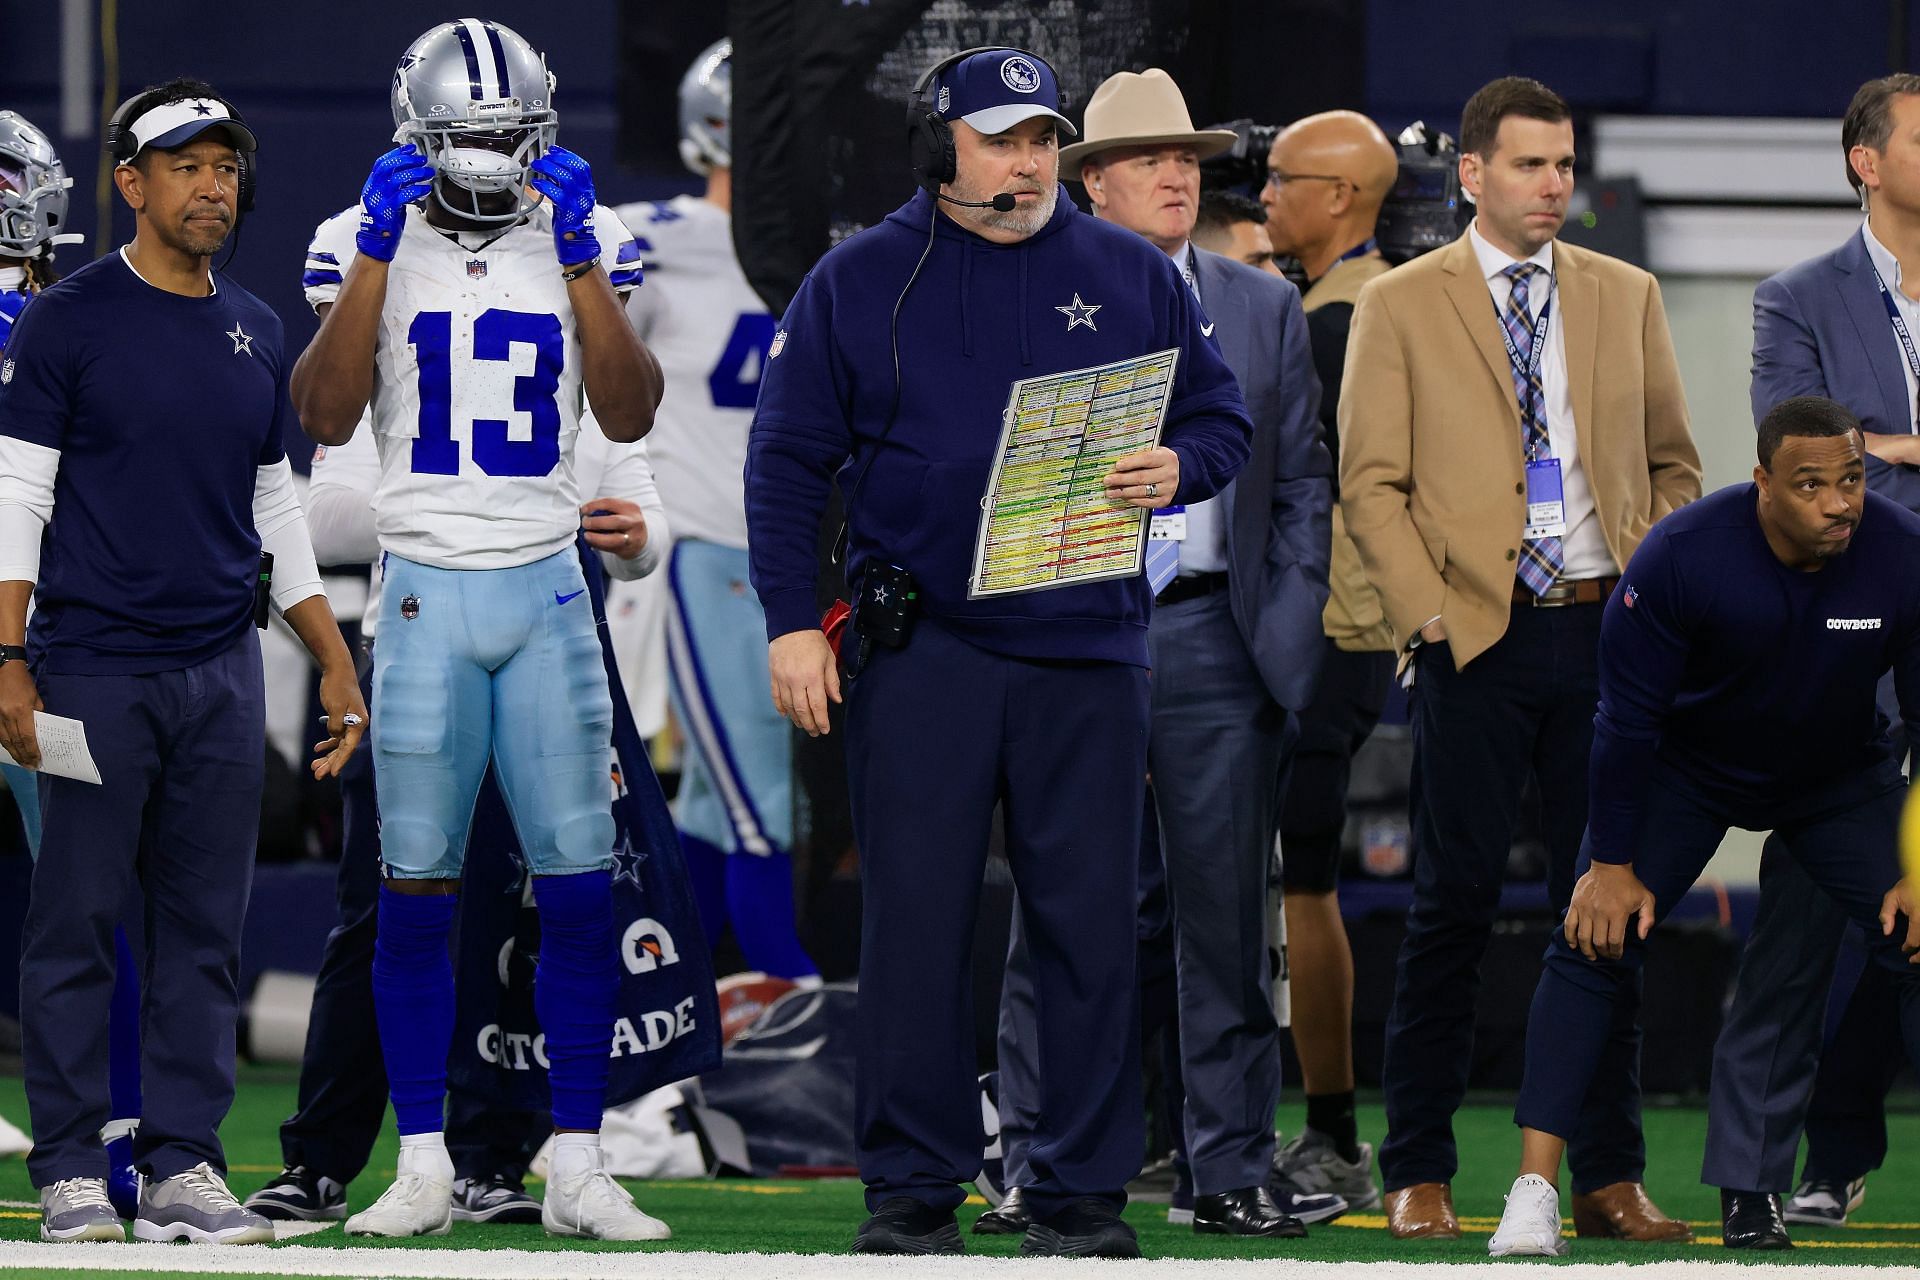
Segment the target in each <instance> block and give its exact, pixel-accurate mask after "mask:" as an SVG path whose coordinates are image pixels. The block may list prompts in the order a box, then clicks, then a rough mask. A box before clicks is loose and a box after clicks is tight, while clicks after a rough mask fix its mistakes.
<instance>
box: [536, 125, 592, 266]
mask: <svg viewBox="0 0 1920 1280" xmlns="http://www.w3.org/2000/svg"><path fill="white" fill-rule="evenodd" d="M533 186H534V189H535V190H536V191H538V192H539V193H540V194H541V195H543V196H545V197H546V198H547V202H548V203H549V204H550V205H552V206H553V247H554V251H555V252H556V253H558V254H559V256H560V265H561V266H563V267H575V266H579V265H580V264H581V263H583V262H590V261H592V260H593V259H595V258H597V257H599V256H600V240H599V238H598V237H597V236H595V235H594V234H593V170H592V169H590V168H588V167H587V162H586V161H585V160H582V159H581V158H580V157H579V156H577V155H575V154H573V152H571V151H569V150H567V149H566V148H565V147H548V148H547V153H546V154H545V155H543V156H541V157H540V158H539V159H538V160H535V161H534V162H533Z"/></svg>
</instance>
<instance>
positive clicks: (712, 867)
mask: <svg viewBox="0 0 1920 1280" xmlns="http://www.w3.org/2000/svg"><path fill="white" fill-rule="evenodd" d="M680 856H681V857H682V858H684V859H686V863H687V882H688V883H689V884H691V885H692V886H693V905H694V906H695V907H697V908H699V911H700V929H701V931H702V932H704V933H705V934H706V935H707V945H708V946H712V945H713V944H714V943H716V942H718V941H720V935H721V934H723V933H725V932H726V931H727V851H726V850H725V849H722V848H721V847H720V846H719V845H717V844H708V843H707V842H706V841H705V840H702V839H701V838H700V837H699V836H690V835H688V834H687V833H686V832H684V831H682V832H681V833H680Z"/></svg>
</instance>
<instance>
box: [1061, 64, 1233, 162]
mask: <svg viewBox="0 0 1920 1280" xmlns="http://www.w3.org/2000/svg"><path fill="white" fill-rule="evenodd" d="M1082 132H1083V134H1084V137H1083V139H1082V140H1081V141H1079V142H1076V143H1074V144H1073V145H1072V146H1070V147H1063V148H1061V151H1060V176H1061V177H1063V178H1066V179H1068V180H1070V181H1074V182H1077V181H1079V180H1080V166H1081V164H1082V163H1083V162H1084V161H1085V160H1086V159H1087V158H1088V157H1090V156H1094V155H1098V154H1099V153H1100V152H1102V151H1111V150H1112V149H1113V148H1115V147H1139V146H1164V145H1167V144H1169V143H1179V142H1185V143H1190V144H1192V146H1193V149H1194V150H1195V151H1197V152H1199V153H1200V158H1201V159H1202V160H1205V159H1206V158H1207V157H1208V156H1217V155H1219V154H1220V153H1221V152H1222V151H1225V150H1226V149H1227V148H1229V147H1231V146H1232V145H1233V144H1234V141H1235V137H1236V135H1235V134H1234V132H1233V130H1231V129H1195V128H1194V127H1193V117H1192V116H1191V115H1188V114H1187V100H1186V99H1185V98H1183V97H1181V96H1180V86H1179V85H1177V84H1175V83H1174V82H1173V77H1172V76H1170V75H1168V74H1167V73H1166V72H1164V71H1162V70H1161V69H1160V68H1159V67H1148V68H1147V69H1146V70H1145V71H1142V72H1139V73H1137V74H1136V73H1134V72H1132V71H1122V72H1119V73H1118V74H1116V75H1111V76H1108V77H1107V78H1106V80H1105V81H1103V82H1102V83H1101V85H1100V87H1099V88H1098V89H1095V90H1094V91H1093V98H1092V99H1091V100H1090V101H1089V102H1088V103H1087V127H1086V128H1085V129H1084V130H1083V131H1082Z"/></svg>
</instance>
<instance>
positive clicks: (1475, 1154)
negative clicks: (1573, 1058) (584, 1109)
mask: <svg viewBox="0 0 1920 1280" xmlns="http://www.w3.org/2000/svg"><path fill="white" fill-rule="evenodd" d="M293 1093H294V1081H293V1076H292V1075H291V1073H290V1072H284V1071H267V1070H260V1069H252V1070H248V1071H246V1072H244V1073H243V1080H242V1086H241V1090H240V1095H239V1099H238V1101H237V1102H236V1104H235V1106H234V1109H233V1114H232V1115H231V1116H230V1117H229V1119H228V1122H227V1125H226V1127H225V1129H224V1130H223V1131H222V1137H223V1139H224V1141H225V1143H226V1146H227V1155H228V1159H229V1161H230V1162H231V1171H230V1178H229V1182H230V1183H231V1185H232V1187H233V1189H234V1191H235V1193H236V1194H239V1195H241V1196H245V1195H246V1194H247V1193H248V1192H250V1191H252V1190H254V1189H255V1188H256V1187H258V1186H260V1185H261V1184H262V1183H264V1182H265V1181H266V1180H267V1179H268V1178H269V1177H270V1176H272V1175H273V1174H274V1173H276V1172H278V1170H279V1167H280V1160H279V1142H278V1137H277V1134H276V1127H277V1125H278V1124H279V1121H280V1119H281V1118H282V1117H283V1116H284V1115H286V1113H287V1112H288V1111H289V1110H290V1109H291V1107H292V1102H293ZM0 1114H5V1115H7V1116H8V1117H10V1118H14V1119H16V1120H18V1121H22V1122H24V1120H25V1118H26V1105H25V1098H24V1094H23V1092H22V1088H21V1084H20V1081H18V1080H17V1079H0ZM1300 1121H1301V1115H1300V1114H1299V1108H1297V1107H1288V1108H1285V1109H1283V1110H1282V1113H1281V1116H1280V1123H1281V1124H1282V1126H1283V1127H1293V1126H1297V1125H1298V1124H1299V1123H1300ZM1361 1124H1362V1133H1363V1134H1365V1135H1367V1136H1372V1137H1377V1136H1378V1134H1379V1132H1380V1130H1381V1128H1382V1127H1383V1124H1384V1121H1383V1119H1382V1116H1381V1114H1380V1111H1379V1108H1378V1107H1377V1106H1373V1107H1367V1108H1364V1109H1363V1111H1362V1118H1361ZM1705 1125H1706V1117H1705V1113H1704V1112H1702V1111H1700V1110H1696V1109H1690V1108H1660V1109H1650V1110H1649V1111H1648V1112H1647V1142H1648V1148H1649V1156H1650V1160H1649V1165H1650V1168H1651V1170H1652V1172H1651V1175H1650V1177H1649V1178H1648V1183H1649V1187H1650V1190H1651V1192H1652V1194H1653V1196H1654V1198H1655V1199H1656V1200H1658V1201H1659V1203H1660V1204H1661V1206H1662V1207H1663V1208H1665V1209H1667V1210H1668V1212H1670V1213H1674V1214H1676V1215H1678V1216H1683V1217H1685V1218H1687V1219H1689V1220H1690V1221H1692V1222H1693V1224H1694V1227H1695V1231H1696V1233H1697V1236H1698V1239H1697V1241H1696V1243H1694V1244H1693V1245H1689V1246H1676V1247H1653V1246H1642V1245H1623V1244H1612V1243H1607V1242H1601V1241H1577V1242H1576V1243H1575V1245H1574V1248H1573V1253H1572V1258H1571V1260H1572V1261H1576V1262H1588V1263H1604V1262H1652V1261H1657V1260H1667V1259H1675V1260H1679V1259H1690V1260H1699V1261H1720V1260H1727V1261H1738V1260H1745V1259H1746V1257H1747V1255H1741V1254H1736V1253H1730V1252H1728V1251H1726V1250H1723V1249H1721V1248H1720V1247H1719V1239H1718V1236H1719V1200H1718V1194H1717V1193H1716V1192H1715V1191H1713V1190H1711V1189H1709V1188H1706V1187H1702V1186H1701V1185H1700V1184H1699V1182H1698V1175H1699V1164H1700V1150H1701V1139H1702V1135H1703V1133H1704V1130H1705ZM1892 1125H1893V1132H1892V1149H1893V1152H1894V1154H1893V1157H1892V1158H1891V1160H1890V1161H1889V1165H1888V1168H1887V1169H1886V1170H1884V1171H1882V1172H1881V1173H1878V1174H1876V1175H1874V1176H1873V1178H1872V1179H1871V1180H1870V1181H1869V1183H1868V1190H1867V1201H1866V1204H1865V1206H1864V1207H1863V1209H1862V1210H1861V1211H1860V1212H1859V1213H1858V1214H1857V1215H1856V1218H1857V1219H1858V1222H1857V1223H1856V1224H1853V1225H1849V1226H1848V1227H1846V1228H1843V1229H1840V1230H1831V1231H1824V1232H1823V1231H1818V1230H1815V1229H1812V1228H1797V1229H1796V1240H1797V1243H1798V1244H1799V1245H1800V1246H1801V1247H1800V1248H1798V1249H1796V1250H1794V1251H1793V1252H1792V1253H1787V1254H1765V1255H1758V1256H1757V1257H1754V1259H1753V1260H1755V1261H1768V1262H1794V1263H1811V1264H1827V1265H1833V1264H1850V1265H1863V1264H1864V1265H1882V1264H1885V1265H1894V1264H1899V1265H1906V1266H1913V1265H1920V1154H1917V1153H1920V1115H1915V1114H1913V1113H1911V1112H1907V1113H1901V1114H1896V1115H1894V1116H1893V1117H1892ZM1457 1132H1458V1134H1459V1137H1460V1141H1461V1148H1462V1152H1463V1165H1464V1167H1463V1168H1462V1169H1461V1172H1460V1175H1459V1177H1458V1178H1457V1179H1456V1181H1455V1183H1454V1192H1455V1200H1456V1204H1457V1206H1458V1208H1459V1211H1460V1213H1461V1215H1462V1218H1463V1225H1464V1226H1465V1227H1466V1229H1467V1235H1466V1238H1465V1239H1462V1240H1460V1241H1457V1242H1451V1243H1434V1244H1428V1243H1413V1244H1400V1243H1396V1242H1394V1241H1393V1240H1391V1239H1389V1238H1388V1236H1387V1234H1386V1232H1385V1230H1384V1219H1382V1218H1381V1217H1379V1216H1377V1214H1375V1215H1350V1216H1349V1217H1348V1218H1346V1219H1343V1220H1341V1221H1340V1222H1338V1223H1334V1224H1328V1225H1324V1226H1317V1227H1314V1228H1313V1229H1312V1233H1311V1235H1310V1236H1309V1237H1308V1238H1307V1239H1305V1240H1303V1241H1271V1242H1263V1241H1253V1242H1247V1241H1233V1242H1226V1241H1221V1240H1219V1239H1218V1238H1214V1237H1203V1236H1202V1237H1197V1236H1195V1235H1193V1233H1192V1232H1191V1231H1189V1230H1185V1229H1181V1228H1176V1227H1172V1226H1169V1225H1168V1224H1167V1222H1166V1214H1165V1209H1164V1208H1163V1207H1162V1206H1159V1205H1153V1204H1144V1203H1141V1204H1135V1205H1134V1206H1132V1207H1131V1208H1130V1209H1129V1210H1128V1218H1129V1220H1130V1221H1132V1222H1133V1224H1134V1225H1135V1226H1136V1227H1137V1228H1138V1229H1139V1232H1140V1243H1141V1247H1142V1249H1143V1250H1144V1251H1145V1252H1146V1254H1147V1255H1148V1256H1149V1257H1155V1258H1258V1257H1285V1258H1289V1259H1300V1260H1308V1259H1317V1260H1324V1261H1342V1262H1367V1261H1396V1262H1481V1261H1485V1260H1486V1237H1487V1236H1488V1235H1489V1234H1490V1233H1491V1232H1492V1230H1493V1227H1494V1225H1495V1222H1496V1220H1497V1217H1498V1214H1499V1211H1500V1206H1501V1196H1502V1194H1503V1193H1504V1192H1505V1190H1506V1188H1507V1186H1508V1185H1509V1184H1510V1183H1511V1181H1512V1178H1513V1173H1514V1161H1515V1158H1516V1156H1517V1144H1516V1137H1515V1134H1514V1130H1513V1128H1512V1124H1511V1122H1510V1119H1509V1115H1508V1110H1507V1108H1506V1107H1505V1106H1504V1105H1492V1104H1488V1105H1474V1106H1470V1107H1469V1108H1467V1109H1466V1110H1464V1111H1463V1112H1462V1113H1461V1115H1460V1118H1459V1121H1458V1124H1457ZM395 1146H396V1143H395V1140H394V1138H393V1136H392V1133H391V1130H389V1131H388V1134H387V1136H386V1137H385V1138H384V1139H383V1141H382V1142H381V1145H380V1146H379V1147H378V1148H377V1149H376V1150H375V1152H374V1157H373V1167H372V1169H371V1170H370V1171H369V1172H368V1173H367V1174H366V1175H364V1176H362V1178H361V1179H360V1180H359V1181H358V1182H356V1183H355V1184H354V1185H353V1187H352V1188H351V1190H350V1192H349V1197H350V1203H351V1207H352V1208H353V1209H356V1210H357V1209H359V1208H361V1207H363V1206H365V1205H366V1204H368V1203H370V1202H371V1201H372V1200H373V1199H374V1198H375V1197H376V1196H377V1195H379V1193H380V1192H381V1191H382V1190H383V1189H384V1188H385V1186H386V1184H387V1179H388V1177H390V1176H391V1173H392V1170H393V1165H394V1152H395ZM630 1185H632V1187H633V1189H634V1190H635V1193H636V1196H637V1198H638V1200H639V1202H640V1204H641V1205H642V1207H644V1208H645V1209H646V1210H647V1211H648V1212H649V1213H652V1214H654V1215H655V1216H656V1217H659V1218H662V1219H664V1220H665V1221H666V1222H668V1223H669V1224H670V1225H671V1226H672V1227H673V1230H674V1238H673V1240H672V1241H670V1242H668V1243H665V1244H658V1245H591V1246H583V1245H581V1244H578V1243H563V1242H560V1241H557V1240H550V1239H549V1238H548V1237H547V1236H546V1235H545V1234H544V1233H543V1232H542V1231H541V1230H540V1229H539V1228H538V1227H524V1226H477V1225H469V1224H465V1223H456V1224H455V1226H454V1229H453V1232H452V1234H451V1235H448V1236H445V1237H440V1238H436V1239H423V1240H417V1241H404V1242H391V1243H384V1242H368V1241H366V1240H360V1239H356V1240H353V1241H349V1240H348V1239H347V1238H346V1237H345V1236H343V1235H342V1234H341V1233H340V1231H339V1230H338V1228H337V1227H335V1228H330V1229H328V1230H325V1231H320V1232H316V1233H314V1234H311V1235H306V1236H302V1237H301V1238H300V1239H299V1240H298V1241H297V1242H295V1243H297V1244H298V1245H301V1246H322V1247H341V1246H345V1245H348V1244H353V1245H355V1246H363V1247H373V1248H381V1249H394V1250H422V1249H479V1248H501V1249H524V1250H549V1249H582V1248H593V1249H608V1250H644V1251H671V1250H713V1251H722V1252H734V1251H747V1250H752V1251H758V1252H765V1253H776V1252H778V1253H837V1252H839V1251H842V1250H844V1249H845V1247H846V1245H847V1243H848V1242H849V1241H850V1240H851V1238H852V1235H853V1231H854V1228H855V1227H856V1226H857V1225H858V1224H859V1222H860V1219H861V1217H862V1214H863V1210H862V1202H861V1194H860V1187H859V1186H858V1184H856V1183H852V1182H753V1181H730V1182H718V1183H715V1182H671V1183H636V1184H630ZM533 1190H534V1191H535V1194H538V1191H539V1188H538V1187H537V1186H535V1187H534V1188H533ZM34 1198H35V1193H34V1191H33V1189H32V1187H31V1185H30V1184H29V1182H28V1180H27V1175H26V1169H25V1166H24V1165H23V1164H22V1163H21V1162H20V1161H18V1160H13V1161H8V1162H6V1163H5V1164H0V1241H14V1240H35V1239H37V1234H36V1230H37V1224H38V1214H37V1212H35V1210H33V1209H32V1208H30V1207H29V1204H30V1202H32V1201H33V1200H34ZM982 1207H983V1206H982V1205H981V1204H980V1203H979V1202H977V1201H976V1202H975V1203H973V1204H970V1205H969V1206H968V1208H967V1209H966V1210H965V1211H964V1212H963V1214H962V1227H963V1229H964V1227H965V1226H966V1224H967V1223H968V1222H970V1221H971V1219H972V1218H973V1217H974V1216H975V1215H977V1214H978V1213H979V1212H980V1210H981V1208H982ZM1569 1230H1571V1228H1570V1227H1569ZM1018 1243H1019V1242H1018V1240H1017V1238H1008V1237H1004V1236H1000V1237H973V1236H969V1237H968V1238H967V1248H968V1251H969V1252H970V1253H972V1254H976V1255H982V1256H996V1255H1012V1254H1014V1253H1015V1252H1016V1251H1017V1248H1018ZM55 1247H57V1246H49V1248H55ZM150 1247H151V1246H143V1248H150ZM284 1247H287V1246H285V1245H275V1246H268V1247H267V1250H263V1251H261V1254H260V1255H256V1256H259V1258H260V1262H261V1263H266V1257H265V1256H264V1255H265V1254H266V1253H267V1252H269V1251H272V1250H277V1249H280V1248H284ZM262 1270H263V1272H266V1273H271V1272H272V1267H271V1265H266V1266H263V1268H262ZM11 1274H22V1273H21V1272H19V1271H17V1270H16V1271H14V1272H12V1273H11ZM47 1274H50V1275H53V1274H58V1275H63V1276H69V1277H70V1276H72V1275H74V1274H76V1273H75V1272H72V1271H65V1272H48V1273H47Z"/></svg>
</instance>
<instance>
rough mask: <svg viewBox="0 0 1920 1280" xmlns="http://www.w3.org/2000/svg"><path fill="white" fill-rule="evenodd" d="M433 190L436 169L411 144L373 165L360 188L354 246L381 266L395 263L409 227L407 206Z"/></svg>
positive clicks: (392, 151) (390, 152)
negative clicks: (401, 241)
mask: <svg viewBox="0 0 1920 1280" xmlns="http://www.w3.org/2000/svg"><path fill="white" fill-rule="evenodd" d="M431 190H433V169H432V167H431V166H429V165H428V164H427V158H426V157H425V156H423V155H421V154H420V149H419V148H418V147H415V146H414V145H413V144H412V143H408V144H407V145H406V146H404V147H395V148H394V149H393V150H391V151H389V152H387V154H385V155H383V156H381V157H380V158H379V159H378V160H375V161H374V162H373V172H372V173H369V174H368V175H367V185H366V186H364V187H362V188H360V233H359V234H358V235H356V236H355V237H354V240H353V242H354V245H355V247H357V248H358V249H359V250H360V252H362V253H364V254H366V255H367V256H368V257H369V258H373V259H375V260H376V261H379V262H392V261H393V255H394V254H395V253H396V252H397V251H398V250H399V248H400V233H401V231H403V230H404V229H405V228H406V225H407V206H408V205H410V204H412V203H413V202H414V201H415V200H420V199H424V198H425V196H426V194H427V193H428V192H429V191H431Z"/></svg>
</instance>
